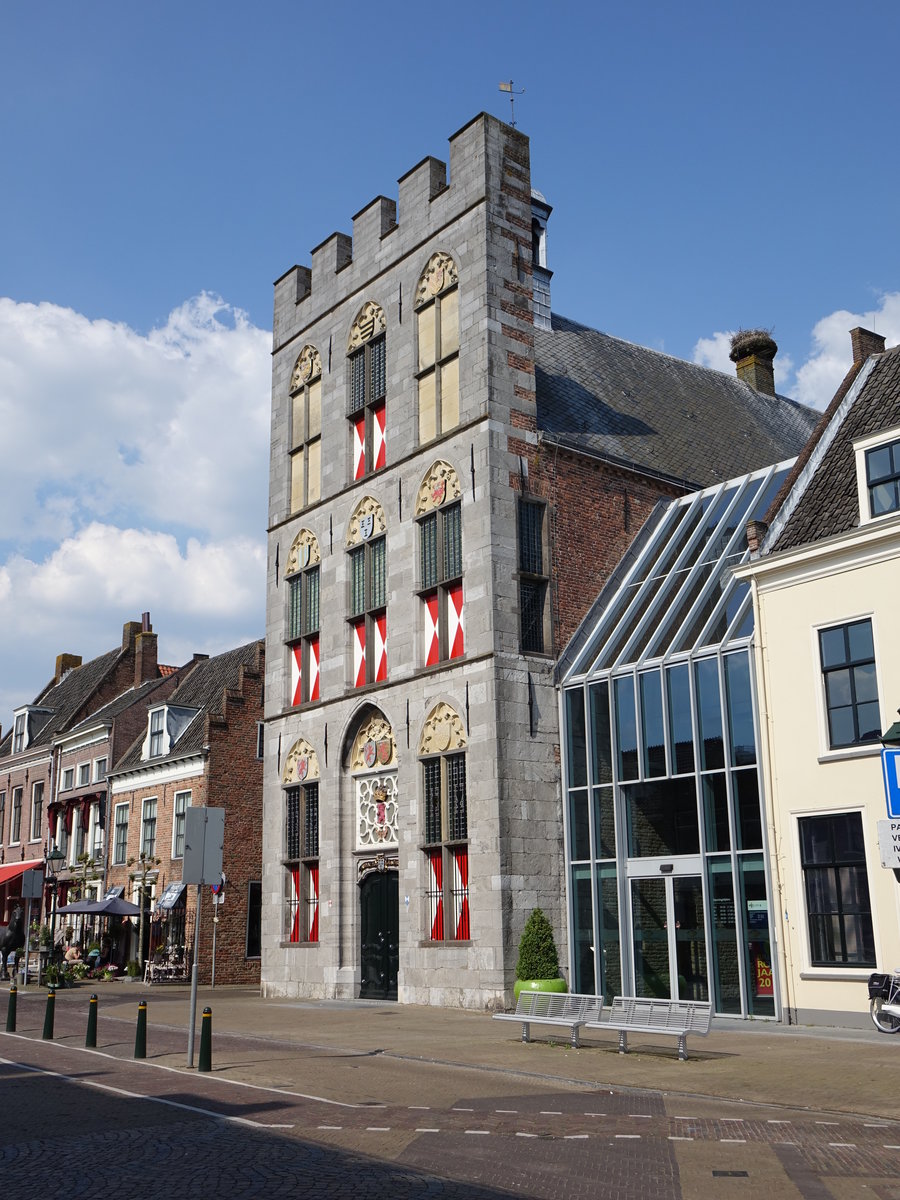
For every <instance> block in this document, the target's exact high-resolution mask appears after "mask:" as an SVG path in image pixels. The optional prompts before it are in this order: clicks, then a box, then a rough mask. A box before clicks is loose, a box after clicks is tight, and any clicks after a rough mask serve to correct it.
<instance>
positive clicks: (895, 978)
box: [869, 969, 900, 1033]
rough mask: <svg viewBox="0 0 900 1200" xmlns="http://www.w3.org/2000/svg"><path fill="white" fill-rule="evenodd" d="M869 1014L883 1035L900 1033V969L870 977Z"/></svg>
mask: <svg viewBox="0 0 900 1200" xmlns="http://www.w3.org/2000/svg"><path fill="white" fill-rule="evenodd" d="M869 1012H870V1013H871V1014H872V1020H873V1021H874V1022H875V1028H876V1029H880V1030H881V1032H882V1033H900V969H898V970H896V971H894V972H892V973H891V974H889V975H885V974H882V973H881V972H878V971H876V972H874V973H873V974H872V975H870V976H869Z"/></svg>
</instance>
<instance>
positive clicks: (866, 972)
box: [800, 964, 877, 983]
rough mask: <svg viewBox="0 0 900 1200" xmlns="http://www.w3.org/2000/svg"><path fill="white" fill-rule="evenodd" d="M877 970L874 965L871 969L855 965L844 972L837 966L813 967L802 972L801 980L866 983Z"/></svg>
mask: <svg viewBox="0 0 900 1200" xmlns="http://www.w3.org/2000/svg"><path fill="white" fill-rule="evenodd" d="M876 969H877V968H876V967H875V966H874V964H873V965H872V966H871V967H860V966H858V965H857V964H854V965H853V966H848V967H847V968H846V969H844V970H841V968H840V967H837V966H834V967H811V968H809V969H808V970H806V971H801V972H800V978H801V979H805V980H811V981H815V980H820V981H821V982H823V983H836V982H840V983H865V982H866V981H867V980H868V978H869V976H870V975H871V974H872V972H873V971H874V970H876Z"/></svg>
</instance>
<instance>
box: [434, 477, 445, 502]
mask: <svg viewBox="0 0 900 1200" xmlns="http://www.w3.org/2000/svg"><path fill="white" fill-rule="evenodd" d="M446 495H447V481H446V479H440V480H438V482H437V483H436V484H435V485H434V487H433V488H432V489H431V499H432V500H433V501H434V503H435V504H443V503H444V497H445V496H446Z"/></svg>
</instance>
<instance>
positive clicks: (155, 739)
mask: <svg viewBox="0 0 900 1200" xmlns="http://www.w3.org/2000/svg"><path fill="white" fill-rule="evenodd" d="M197 712H198V710H197V709H196V708H187V707H181V706H178V705H175V704H166V705H164V706H163V707H162V708H154V709H151V711H150V715H149V720H148V723H147V736H146V737H145V738H144V746H143V750H142V752H141V758H142V759H143V760H144V761H145V762H146V760H147V759H148V758H159V757H160V756H162V755H165V754H170V753H171V751H172V750H173V748H174V747H175V744H176V743H177V741H178V739H179V738H180V737H181V735H182V734H183V733H184V731H185V730H186V729H187V727H188V725H190V723H191V721H193V719H194V717H195V716H196V715H197Z"/></svg>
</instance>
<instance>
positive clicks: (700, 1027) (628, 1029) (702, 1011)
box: [585, 996, 712, 1059]
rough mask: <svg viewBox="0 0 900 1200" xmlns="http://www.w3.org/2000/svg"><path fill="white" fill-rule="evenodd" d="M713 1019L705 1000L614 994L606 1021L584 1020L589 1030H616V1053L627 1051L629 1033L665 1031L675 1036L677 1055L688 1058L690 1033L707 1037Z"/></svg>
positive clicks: (710, 1009) (710, 1006)
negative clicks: (617, 1051) (617, 1036)
mask: <svg viewBox="0 0 900 1200" xmlns="http://www.w3.org/2000/svg"><path fill="white" fill-rule="evenodd" d="M711 1020H712V1005H711V1004H710V1003H709V1001H708V1000H660V999H657V998H656V997H651V996H616V997H615V998H614V999H613V1002H612V1007H611V1008H610V1010H609V1016H608V1017H607V1019H606V1020H605V1021H601V1020H596V1021H587V1022H585V1024H586V1025H587V1027H588V1028H590V1029H615V1030H617V1031H618V1034H619V1053H620V1054H627V1053H628V1035H629V1033H668V1034H671V1035H672V1036H673V1037H677V1038H678V1057H679V1058H680V1059H685V1058H687V1044H686V1039H687V1035H688V1034H689V1033H691V1034H698V1035H699V1036H700V1037H706V1035H707V1034H708V1033H709V1025H710V1021H711Z"/></svg>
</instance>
